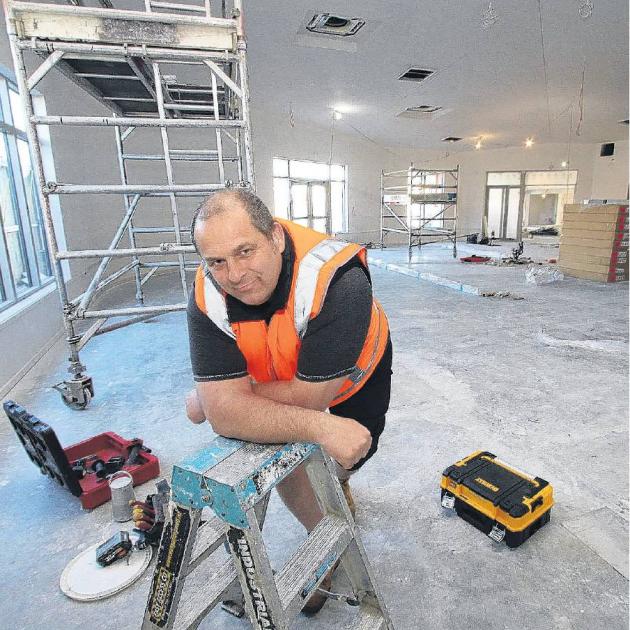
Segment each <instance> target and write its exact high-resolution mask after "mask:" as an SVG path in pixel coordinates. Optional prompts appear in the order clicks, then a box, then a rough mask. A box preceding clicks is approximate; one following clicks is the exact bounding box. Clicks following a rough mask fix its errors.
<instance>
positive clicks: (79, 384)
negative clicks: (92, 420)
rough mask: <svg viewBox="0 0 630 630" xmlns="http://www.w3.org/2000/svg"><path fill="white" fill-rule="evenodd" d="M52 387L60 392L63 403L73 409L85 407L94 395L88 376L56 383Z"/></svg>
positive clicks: (79, 409)
mask: <svg viewBox="0 0 630 630" xmlns="http://www.w3.org/2000/svg"><path fill="white" fill-rule="evenodd" d="M54 389H56V390H57V391H58V392H59V393H60V394H61V400H62V401H63V404H64V405H66V406H67V407H70V409H74V410H75V411H81V410H83V409H85V408H86V407H87V406H88V405H89V404H90V401H91V400H92V398H93V396H94V388H93V386H92V379H91V378H89V377H84V378H81V379H76V380H72V381H64V382H63V383H58V384H57V385H55V386H54Z"/></svg>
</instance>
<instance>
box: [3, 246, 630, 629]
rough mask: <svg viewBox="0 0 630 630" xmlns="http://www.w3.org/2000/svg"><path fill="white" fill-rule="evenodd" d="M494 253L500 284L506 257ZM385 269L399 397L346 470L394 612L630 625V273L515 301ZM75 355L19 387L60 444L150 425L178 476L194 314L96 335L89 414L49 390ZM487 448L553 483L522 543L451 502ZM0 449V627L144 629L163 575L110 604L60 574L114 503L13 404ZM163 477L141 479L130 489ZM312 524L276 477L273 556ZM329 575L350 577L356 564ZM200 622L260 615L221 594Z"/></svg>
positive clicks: (437, 621)
mask: <svg viewBox="0 0 630 630" xmlns="http://www.w3.org/2000/svg"><path fill="white" fill-rule="evenodd" d="M386 251H388V250H386ZM405 253H406V252H405ZM446 253H447V257H448V252H446ZM392 262H394V261H392ZM394 264H396V263H395V262H394ZM437 264H438V263H436V265H437ZM457 264H459V263H453V262H447V263H444V264H441V267H443V268H446V267H447V266H448V265H455V269H458V267H457V266H456V265H457ZM488 270H489V271H488V272H487V273H489V274H490V275H489V276H488V281H489V282H494V283H495V285H497V286H499V284H500V281H502V279H503V278H504V277H505V275H504V273H503V272H504V271H506V270H504V269H500V268H492V267H488ZM508 271H509V270H508ZM432 273H436V275H441V274H442V272H441V271H439V270H437V269H436V270H434V271H433V272H432ZM492 274H494V280H493V278H492ZM372 278H373V282H374V286H375V291H376V294H377V296H378V298H379V300H380V301H381V303H382V304H383V306H384V308H385V310H386V312H387V314H388V318H389V322H390V326H391V333H392V340H393V345H394V367H393V369H394V377H393V390H392V401H391V409H390V412H389V414H388V419H387V426H386V428H385V431H384V433H383V435H382V437H381V440H380V443H379V448H378V452H377V453H376V455H375V456H374V457H373V458H372V459H371V460H370V461H369V462H368V463H367V464H366V465H365V467H364V468H363V469H361V471H360V472H358V473H357V474H356V475H355V476H354V477H353V478H352V481H351V486H352V489H353V493H354V496H355V499H356V502H357V509H358V511H357V523H358V525H359V528H360V531H361V533H362V536H363V541H364V544H365V547H366V549H367V552H368V556H369V557H370V559H371V562H372V565H373V567H374V571H375V574H376V576H377V579H378V581H379V584H380V586H381V588H382V590H383V593H384V597H385V600H386V602H387V603H388V605H389V608H390V610H391V614H392V619H393V621H394V625H395V627H396V629H397V630H420V629H422V630H462V629H463V628H484V630H523V629H526V630H550V629H553V630H556V629H560V630H594V629H595V630H598V629H599V628H605V629H606V630H627V628H628V614H627V611H628V579H627V577H625V576H627V571H626V573H625V574H622V572H620V570H619V569H618V568H616V567H615V565H613V564H612V562H611V560H614V559H615V554H616V553H617V552H618V550H619V549H621V546H620V544H619V536H621V535H622V534H623V533H624V531H625V534H626V535H627V521H628V478H627V474H626V471H627V470H628V352H627V340H628V286H627V285H602V284H597V283H594V282H589V281H580V280H567V281H565V282H563V283H559V284H558V285H551V286H549V287H535V288H534V289H531V290H529V292H528V293H527V299H525V300H522V301H513V300H492V299H482V298H479V297H476V296H474V295H467V294H464V293H463V292H461V291H453V290H451V289H447V288H445V287H441V286H438V285H435V284H432V283H429V282H421V281H419V280H418V279H417V278H414V277H410V276H407V275H402V274H399V273H393V272H391V271H387V270H385V269H379V268H374V269H373V270H372ZM455 278H456V277H455ZM170 286H171V287H175V288H176V287H177V279H176V278H174V279H173V282H172V283H171V285H170ZM175 296H176V293H175V290H173V297H174V298H175ZM173 301H176V298H175V299H174V300H173ZM541 331H544V333H545V334H547V335H549V336H551V337H553V338H554V339H560V340H581V341H584V340H591V341H602V340H613V341H615V342H616V344H617V346H619V345H620V347H621V348H622V349H623V346H624V344H625V346H626V351H625V352H624V351H613V352H607V351H602V350H601V349H598V347H597V346H595V347H593V346H592V344H586V345H584V344H573V345H566V344H555V345H554V344H549V343H548V342H546V341H545V339H544V338H542V339H541V338H540V336H539V335H540V333H541ZM66 354H67V353H66V350H65V348H64V347H63V345H62V344H57V345H56V346H55V347H54V348H53V349H52V350H51V351H50V352H49V353H48V354H46V355H45V356H44V358H43V359H42V361H40V363H39V364H38V365H37V366H36V368H35V369H34V370H32V371H31V372H30V373H29V374H28V375H27V377H26V378H24V379H23V380H22V381H21V382H20V384H19V385H18V386H17V387H16V388H15V389H14V390H13V391H12V392H11V393H10V397H11V398H13V399H14V400H17V401H18V402H20V403H21V404H23V405H24V406H25V407H26V408H27V409H29V411H31V412H32V413H35V414H36V415H38V416H39V417H41V418H42V419H43V420H45V421H47V422H49V423H50V424H51V425H52V426H53V427H54V429H55V430H56V432H57V435H58V436H59V439H60V441H61V443H62V444H64V445H68V444H71V443H73V442H77V441H79V440H82V439H85V438H87V437H89V436H91V435H95V434H97V433H100V432H103V431H115V432H117V433H119V434H121V435H123V436H124V437H127V438H131V437H135V436H140V437H142V438H144V440H145V443H146V444H147V445H148V446H150V447H151V448H153V450H154V452H155V453H156V454H157V455H158V456H159V458H160V461H161V468H162V475H164V476H165V477H167V478H168V477H170V474H171V469H172V466H173V464H174V463H176V462H177V461H180V460H181V459H183V458H184V457H187V456H189V455H190V454H191V453H193V452H195V451H196V450H197V449H199V448H200V447H201V446H202V445H203V444H204V443H206V442H209V441H210V440H211V439H212V438H213V437H214V434H213V433H212V431H211V429H210V427H209V426H207V425H201V426H195V425H192V424H191V423H189V422H188V421H187V420H186V419H185V417H184V411H183V404H182V401H183V396H184V393H185V392H186V391H187V389H188V388H189V387H190V386H191V384H192V378H191V371H190V365H189V359H188V340H187V334H186V321H185V317H184V315H183V314H182V313H173V314H169V315H165V316H161V317H158V318H156V319H155V320H152V321H151V322H148V323H142V324H137V325H135V326H132V327H130V328H126V329H121V330H117V331H115V332H113V333H110V334H107V335H104V336H103V337H98V338H96V339H94V340H93V343H91V344H89V345H88V346H87V347H86V349H85V352H84V353H83V354H82V358H83V360H84V362H85V364H86V365H87V368H88V372H89V373H90V374H91V375H92V376H93V377H94V383H95V391H96V396H95V398H94V400H93V401H92V403H91V405H90V407H88V409H86V410H85V411H82V412H78V411H72V410H70V409H67V408H66V407H64V406H63V405H62V404H61V402H60V400H59V396H58V394H57V392H55V391H54V390H52V388H51V386H52V385H53V384H54V383H57V382H59V381H60V380H62V379H64V378H65V377H66ZM477 449H485V450H490V451H492V452H494V453H496V454H497V455H498V456H499V457H500V458H501V459H503V460H505V461H507V462H510V463H511V464H513V465H514V466H517V467H518V468H520V469H523V470H526V471H528V472H530V473H532V474H536V475H539V476H541V477H543V478H544V479H547V480H548V481H549V482H550V483H551V484H552V486H553V488H554V496H555V501H556V505H555V506H554V507H553V509H552V515H551V521H550V523H549V524H547V525H545V527H543V528H542V529H541V530H540V531H539V532H537V533H536V534H535V535H534V536H533V537H532V538H531V539H530V540H528V541H527V542H526V543H525V544H523V545H522V546H521V547H519V548H518V549H516V550H509V549H507V548H506V547H505V546H502V545H497V544H495V543H493V542H492V541H490V539H488V538H487V537H486V536H484V535H483V534H481V533H480V532H479V531H477V530H476V529H474V528H473V527H472V526H470V525H469V524H468V523H465V522H464V521H462V520H461V519H459V518H457V517H454V516H452V515H449V513H445V512H444V511H443V509H442V508H441V506H440V500H439V481H440V474H441V472H442V471H443V470H444V468H446V467H447V466H448V465H450V464H452V463H453V462H455V461H456V460H458V459H460V458H461V457H463V456H465V455H468V454H469V453H471V452H472V451H474V450H477ZM0 452H1V453H2V466H1V467H0V503H1V505H2V510H0V548H1V549H2V550H3V555H2V558H3V567H4V575H3V578H4V579H3V585H4V594H5V596H4V597H3V598H2V599H1V600H0V619H2V623H1V624H0V625H1V626H2V627H3V628H4V627H6V628H10V629H11V630H22V629H24V630H27V629H28V630H31V629H33V628H41V627H46V628H47V629H50V630H74V629H77V630H79V629H81V630H84V629H85V628H86V626H88V625H89V627H98V628H105V629H107V628H121V629H125V630H126V629H127V628H129V629H130V630H132V629H134V628H138V627H139V626H140V620H141V618H142V614H143V611H144V606H145V602H146V597H147V592H148V587H149V580H150V577H151V576H150V573H147V574H146V575H145V576H143V577H142V578H141V579H140V580H139V581H138V582H137V583H136V584H134V585H133V586H131V587H130V588H129V589H127V590H126V591H123V592H122V593H121V594H120V595H117V596H116V597H113V598H111V599H108V600H103V601H101V602H94V603H90V604H81V603H79V602H74V601H71V600H69V599H68V598H66V597H65V596H64V595H63V594H62V593H61V591H60V590H59V576H60V575H61V572H62V570H63V568H64V567H65V566H66V565H67V564H68V562H69V561H70V560H71V559H72V558H73V557H74V556H75V555H77V554H78V553H79V552H80V551H81V550H82V549H84V548H85V547H87V546H88V545H90V544H93V543H94V542H96V541H97V540H99V539H101V538H103V537H105V536H107V534H108V533H110V532H111V531H112V529H115V528H116V527H117V526H116V525H114V524H112V522H111V510H110V507H109V505H104V506H101V507H99V508H97V509H95V510H93V511H91V512H85V511H83V510H81V508H80V504H79V502H78V500H77V499H75V498H74V497H72V496H71V495H70V494H69V493H68V492H66V491H65V490H63V489H62V488H60V487H59V486H57V485H56V484H54V483H53V482H51V480H50V479H47V478H45V477H43V476H42V475H41V474H40V473H39V472H38V470H37V469H36V468H35V466H33V465H32V464H31V462H30V461H29V460H28V458H27V456H26V455H25V453H24V451H23V449H22V447H21V446H20V444H19V442H18V440H17V438H16V436H15V434H14V433H13V431H12V430H11V428H10V427H9V423H8V421H7V420H6V418H4V415H2V416H0ZM152 488H153V484H152V483H148V484H146V485H145V486H144V487H142V488H137V489H136V496H138V497H141V498H143V497H144V494H145V493H147V492H150V491H151V490H152ZM603 508H605V511H602V512H601V513H600V512H598V511H600V510H602V509H603ZM611 514H612V516H611ZM601 515H603V516H604V517H605V518H609V520H608V523H609V525H610V529H606V530H605V531H603V532H600V533H599V534H598V531H597V529H596V528H595V527H591V519H592V520H593V521H596V522H597V524H598V525H599V526H600V527H601V521H600V516H601ZM606 527H607V526H606ZM620 532H621V533H620ZM304 536H305V533H304V531H303V530H302V528H301V527H300V526H299V525H298V524H297V523H296V521H295V520H294V519H293V517H291V516H290V515H289V514H288V513H287V511H286V510H285V509H284V507H283V506H282V505H281V503H280V501H279V499H278V498H277V496H275V495H274V497H272V501H271V503H270V508H269V513H268V521H267V523H266V526H265V537H266V540H267V542H268V544H269V549H270V556H271V559H272V562H273V563H274V565H275V566H279V565H280V564H281V563H282V562H283V561H284V560H286V559H287V558H288V556H289V554H290V553H291V551H292V550H293V549H295V548H296V547H297V545H298V544H299V543H300V541H301V540H303V539H304ZM615 562H617V564H619V562H618V561H617V560H615ZM622 568H623V567H622ZM334 585H335V587H336V588H339V589H340V590H341V589H343V588H344V579H343V575H341V574H340V575H339V576H337V577H336V579H335V581H334ZM352 613H353V610H352V609H350V608H349V607H348V606H346V605H344V604H343V603H341V602H329V603H328V604H326V606H325V607H324V608H323V610H322V611H321V612H320V613H319V614H318V615H317V616H316V617H315V618H313V619H306V618H302V619H300V620H298V623H297V624H296V626H295V627H296V628H299V630H334V629H337V628H343V627H344V624H345V623H346V622H347V621H348V620H349V619H350V618H351V615H352ZM200 628H201V629H202V630H211V629H212V630H246V629H247V628H249V625H248V623H247V622H246V621H244V620H238V619H234V618H232V617H230V616H228V615H227V614H226V613H224V612H222V611H220V610H216V611H214V612H213V613H212V614H211V615H209V616H208V618H207V619H206V620H204V622H203V623H202V625H201V626H200Z"/></svg>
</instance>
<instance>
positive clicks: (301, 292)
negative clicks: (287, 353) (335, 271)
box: [293, 239, 350, 339]
mask: <svg viewBox="0 0 630 630" xmlns="http://www.w3.org/2000/svg"><path fill="white" fill-rule="evenodd" d="M349 245H350V244H349V243H344V242H343V241H334V240H332V239H326V240H325V241H321V242H320V243H318V244H317V245H315V247H313V248H312V249H311V250H310V251H309V252H308V254H306V256H304V258H303V259H302V260H301V261H300V266H299V268H298V272H297V279H296V281H295V300H294V303H293V304H294V308H293V320H294V323H295V330H296V332H297V334H298V336H299V337H300V339H303V338H304V335H305V334H306V329H307V327H308V322H309V320H310V317H311V310H312V308H313V301H314V299H315V291H316V289H317V281H318V279H319V272H320V271H321V269H322V267H323V266H324V265H325V264H326V263H327V262H328V261H329V260H330V259H331V258H333V256H335V255H336V254H338V253H339V252H340V251H341V250H342V249H344V248H345V247H349Z"/></svg>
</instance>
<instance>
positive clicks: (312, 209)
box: [291, 182, 330, 234]
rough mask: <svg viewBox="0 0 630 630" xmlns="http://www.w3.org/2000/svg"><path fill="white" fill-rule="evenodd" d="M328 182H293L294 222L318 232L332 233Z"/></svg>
mask: <svg viewBox="0 0 630 630" xmlns="http://www.w3.org/2000/svg"><path fill="white" fill-rule="evenodd" d="M329 193H330V190H329V184H328V182H291V216H292V217H293V221H295V223H298V224H300V225H303V226H305V227H310V228H312V229H313V230H317V231H318V232H323V233H326V234H327V233H330V211H329V207H330V194H329Z"/></svg>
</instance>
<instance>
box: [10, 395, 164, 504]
mask: <svg viewBox="0 0 630 630" xmlns="http://www.w3.org/2000/svg"><path fill="white" fill-rule="evenodd" d="M3 407H4V411H5V413H6V414H7V417H8V418H9V421H10V422H11V426H12V427H13V428H14V429H15V432H16V433H17V436H18V438H19V440H20V442H21V443H22V446H23V447H24V450H25V451H26V454H27V455H28V456H29V458H30V459H31V461H32V462H33V463H34V464H35V465H36V466H38V467H39V469H40V471H41V472H42V474H43V475H48V476H49V477H52V478H53V479H54V480H55V481H56V482H57V483H58V484H59V485H61V486H63V487H64V488H67V489H68V490H69V491H70V492H71V493H72V494H73V495H74V496H75V497H79V498H80V499H81V505H82V506H83V507H84V508H86V509H92V508H95V507H97V506H99V505H101V504H103V503H106V502H107V501H109V500H110V499H111V496H112V495H111V491H110V489H109V484H108V483H107V479H106V478H99V477H97V475H96V474H85V475H84V476H83V477H82V478H80V476H79V475H78V474H77V472H76V471H75V470H74V469H73V466H75V467H76V462H78V461H81V460H84V461H85V462H86V463H87V464H88V465H89V463H90V462H96V461H98V460H101V461H102V462H107V461H108V460H110V459H111V458H112V457H122V458H124V460H125V461H126V460H128V459H129V457H130V453H131V451H132V449H134V448H136V447H139V448H137V449H136V456H135V457H134V460H135V463H133V464H131V463H130V464H125V465H124V466H123V467H122V470H126V471H128V472H129V474H130V475H131V476H132V477H133V485H134V486H137V485H139V484H141V483H145V482H146V481H148V480H149V479H153V478H155V477H157V476H158V475H159V474H160V464H159V461H158V458H157V457H155V455H151V453H150V452H149V450H148V449H146V447H144V446H142V440H139V439H137V438H136V439H134V440H125V439H124V438H122V437H120V436H119V435H117V434H116V433H111V432H107V433H101V434H100V435H95V436H94V437H91V438H89V439H87V440H84V441H83V442H79V443H78V444H73V445H72V446H68V447H67V448H62V447H61V445H60V444H59V440H58V439H57V436H56V435H55V432H54V431H53V429H52V428H51V427H50V426H49V425H47V424H46V423H45V422H42V421H41V420H39V419H38V418H36V417H35V416H33V415H31V414H30V413H28V412H27V411H26V409H24V408H23V407H21V406H20V405H18V404H17V403H15V402H13V401H11V400H8V401H7V402H5V403H4V405H3Z"/></svg>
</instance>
